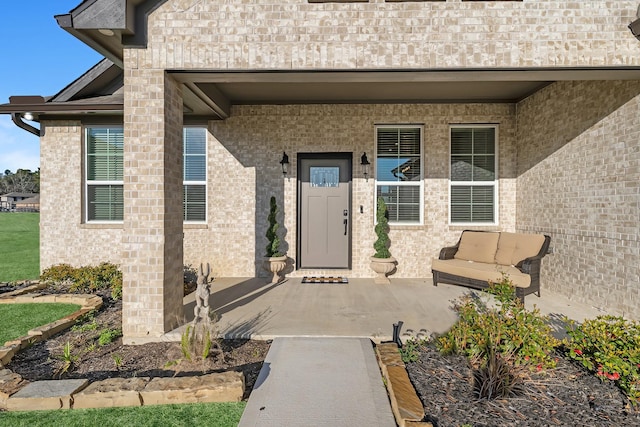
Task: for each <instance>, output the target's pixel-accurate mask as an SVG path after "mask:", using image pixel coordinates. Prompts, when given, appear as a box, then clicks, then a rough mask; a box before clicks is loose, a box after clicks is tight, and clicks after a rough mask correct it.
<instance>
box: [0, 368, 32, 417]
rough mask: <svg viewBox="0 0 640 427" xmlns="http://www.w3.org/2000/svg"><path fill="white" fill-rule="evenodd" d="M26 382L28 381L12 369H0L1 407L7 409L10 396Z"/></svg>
mask: <svg viewBox="0 0 640 427" xmlns="http://www.w3.org/2000/svg"><path fill="white" fill-rule="evenodd" d="M26 384H27V381H25V380H24V379H23V378H22V377H21V376H20V375H18V374H16V373H14V372H12V371H11V370H9V369H2V370H0V408H5V409H6V407H7V399H8V398H9V396H11V395H12V394H14V393H15V392H17V391H18V390H20V389H21V388H22V387H24V386H25V385H26Z"/></svg>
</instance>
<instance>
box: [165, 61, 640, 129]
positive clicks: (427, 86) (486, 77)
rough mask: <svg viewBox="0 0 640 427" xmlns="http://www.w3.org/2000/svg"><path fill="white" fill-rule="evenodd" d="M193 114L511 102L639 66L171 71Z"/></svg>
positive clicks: (615, 76)
mask: <svg viewBox="0 0 640 427" xmlns="http://www.w3.org/2000/svg"><path fill="white" fill-rule="evenodd" d="M170 73H171V74H173V76H174V77H175V78H176V79H177V80H178V81H180V82H182V83H184V84H185V86H186V87H187V89H188V90H187V91H185V95H184V96H185V105H188V106H189V108H190V110H191V111H190V112H191V113H192V114H195V115H198V114H203V115H206V114H207V113H208V114H210V113H211V110H213V111H215V113H216V114H217V115H218V116H220V117H221V118H226V117H228V116H229V114H230V111H229V110H230V107H231V105H234V104H235V105H242V104H244V105H247V104H334V103H337V104H360V103H365V104H367V103H468V102H476V103H477V102H482V103H496V102H498V103H515V102H518V101H520V100H522V99H524V98H526V97H528V96H529V95H531V94H532V93H534V92H536V91H538V90H540V89H541V88H543V87H545V86H546V85H548V84H550V83H553V82H555V81H558V80H627V79H634V80H635V79H640V69H638V68H628V67H621V68H616V69H612V68H607V69H594V68H584V69H577V68H564V69H563V68H554V69H529V70H522V69H518V70H514V69H492V70H486V69H484V70H420V71H416V70H373V71H347V70H344V71H342V70H341V71H312V70H310V71H295V72H294V71H255V72H240V71H238V72H218V71H206V70H203V71H179V70H174V71H170Z"/></svg>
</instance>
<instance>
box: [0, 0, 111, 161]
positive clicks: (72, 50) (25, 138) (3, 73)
mask: <svg viewBox="0 0 640 427" xmlns="http://www.w3.org/2000/svg"><path fill="white" fill-rule="evenodd" d="M81 2H82V0H30V1H28V2H24V1H3V2H2V3H3V4H2V18H3V20H2V21H3V23H2V25H0V40H2V42H1V43H0V104H5V103H8V102H9V96H12V95H43V96H48V95H54V94H56V93H57V92H58V91H60V90H61V89H62V88H64V87H65V86H67V85H68V84H69V83H71V82H72V81H73V80H75V79H76V78H78V77H80V76H81V75H82V74H84V72H85V71H87V70H88V69H89V68H91V67H92V66H93V65H94V64H96V63H97V62H98V61H99V60H100V59H101V56H100V55H99V54H98V53H97V52H95V51H94V50H92V49H91V48H89V47H88V46H87V45H85V44H83V43H82V42H81V41H79V40H78V39H76V38H75V37H73V36H71V35H70V34H69V33H67V32H66V31H64V30H63V29H62V28H60V27H59V26H58V24H57V22H56V20H55V19H54V18H53V16H54V15H60V14H65V13H68V12H69V11H70V10H72V9H73V8H74V7H76V6H77V5H78V4H80V3H81ZM39 166H40V141H39V139H38V137H36V136H34V135H32V134H30V133H28V132H26V131H24V130H22V129H20V128H18V127H17V126H16V125H14V124H13V122H12V121H11V118H10V116H9V115H6V114H1V115H0V173H2V172H4V171H5V170H6V169H10V170H11V171H12V172H15V171H16V169H18V168H22V169H31V170H36V169H37V168H38V167H39Z"/></svg>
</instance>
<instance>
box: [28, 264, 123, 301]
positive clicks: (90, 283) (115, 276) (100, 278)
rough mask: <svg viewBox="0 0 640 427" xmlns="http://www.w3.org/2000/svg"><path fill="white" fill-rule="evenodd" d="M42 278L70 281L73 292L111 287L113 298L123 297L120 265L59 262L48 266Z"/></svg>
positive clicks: (52, 280) (50, 280)
mask: <svg viewBox="0 0 640 427" xmlns="http://www.w3.org/2000/svg"><path fill="white" fill-rule="evenodd" d="M40 280H43V281H45V282H50V283H58V284H59V283H64V282H70V287H69V290H70V291H71V292H86V293H91V292H95V291H97V290H101V289H110V290H111V297H112V298H113V299H120V298H121V297H122V272H121V271H120V270H119V269H118V266H117V265H115V264H111V263H108V262H103V263H101V264H100V265H98V266H83V267H78V268H75V267H72V266H70V265H69V264H58V265H54V266H52V267H49V268H47V269H46V270H44V271H43V272H42V274H41V275H40Z"/></svg>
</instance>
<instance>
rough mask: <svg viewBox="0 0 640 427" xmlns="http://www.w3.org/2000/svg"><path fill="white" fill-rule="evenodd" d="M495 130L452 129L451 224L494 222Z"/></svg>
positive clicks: (486, 127)
mask: <svg viewBox="0 0 640 427" xmlns="http://www.w3.org/2000/svg"><path fill="white" fill-rule="evenodd" d="M496 164H497V161H496V128H495V127H494V126H491V127H489V126H485V127H472V126H469V127H452V128H451V163H450V166H451V180H450V185H451V190H450V195H451V199H450V211H451V217H450V220H451V222H452V223H495V222H496V191H495V186H496Z"/></svg>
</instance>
